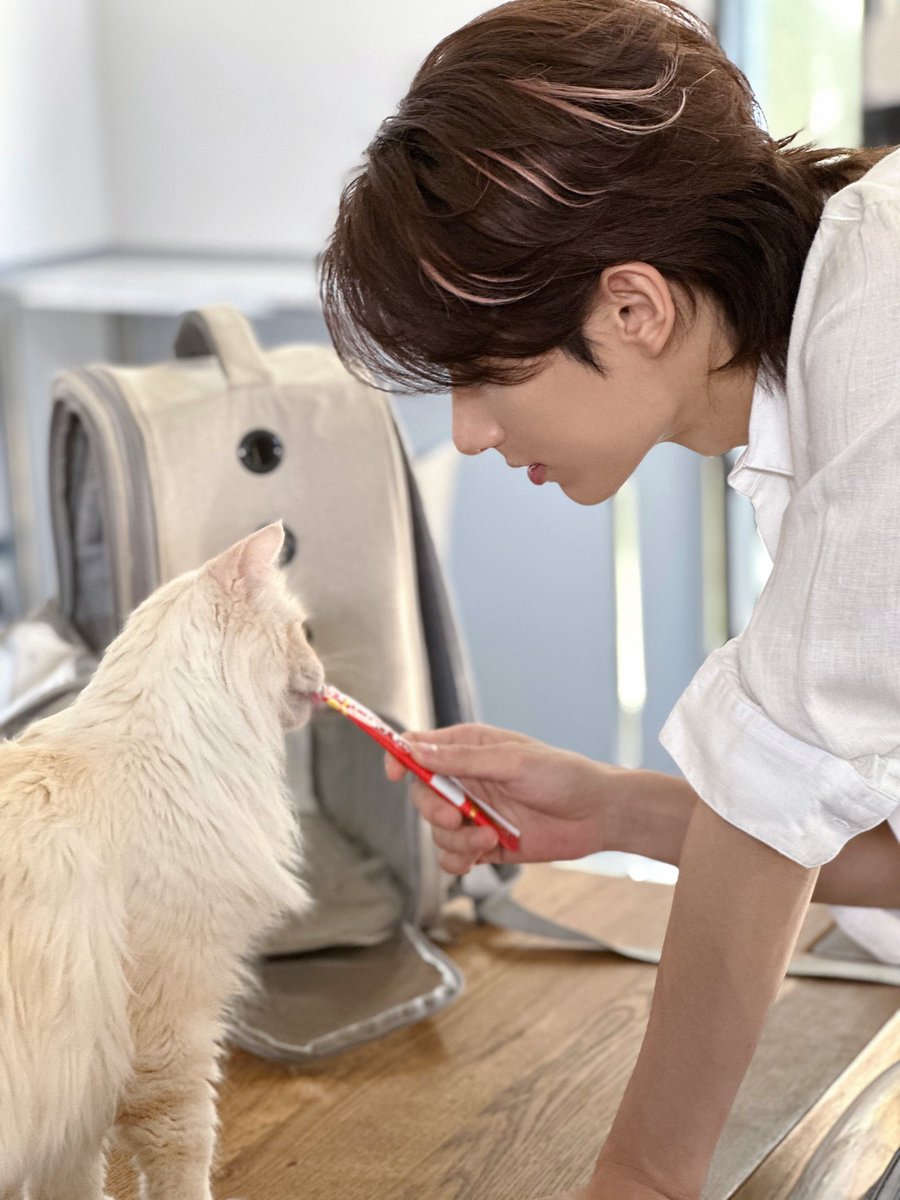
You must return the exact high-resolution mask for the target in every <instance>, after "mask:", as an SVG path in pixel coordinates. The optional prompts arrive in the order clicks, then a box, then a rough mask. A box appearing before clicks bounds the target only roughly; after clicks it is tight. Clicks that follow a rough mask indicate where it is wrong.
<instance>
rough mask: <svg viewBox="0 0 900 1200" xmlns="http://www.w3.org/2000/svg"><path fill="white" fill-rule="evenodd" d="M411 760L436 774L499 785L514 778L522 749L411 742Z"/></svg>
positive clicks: (504, 744) (511, 744)
mask: <svg viewBox="0 0 900 1200" xmlns="http://www.w3.org/2000/svg"><path fill="white" fill-rule="evenodd" d="M412 754H413V758H415V760H416V761H417V762H420V763H421V764H422V766H423V767H428V769H429V770H430V771H434V773H435V774H437V775H461V776H465V777H466V778H467V779H475V780H478V779H486V780H494V781H497V782H500V783H503V782H508V781H509V780H510V779H514V778H515V777H516V776H517V775H518V774H519V773H520V771H521V767H522V747H521V746H520V745H519V744H518V743H514V742H500V743H493V744H491V745H489V746H465V745H457V744H455V743H454V744H453V745H438V744H437V743H429V742H413V743H412Z"/></svg>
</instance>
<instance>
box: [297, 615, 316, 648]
mask: <svg viewBox="0 0 900 1200" xmlns="http://www.w3.org/2000/svg"><path fill="white" fill-rule="evenodd" d="M300 628H301V629H302V630H303V636H304V637H305V638H306V640H307V642H309V644H310V646H311V645H312V644H313V631H312V625H310V623H309V621H301V623H300Z"/></svg>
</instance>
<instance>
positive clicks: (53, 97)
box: [0, 0, 111, 268]
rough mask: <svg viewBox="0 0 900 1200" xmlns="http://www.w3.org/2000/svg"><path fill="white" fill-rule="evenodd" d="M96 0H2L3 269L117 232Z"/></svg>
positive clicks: (98, 241) (91, 244)
mask: <svg viewBox="0 0 900 1200" xmlns="http://www.w3.org/2000/svg"><path fill="white" fill-rule="evenodd" d="M95 57H96V39H95V30H94V3H93V0H0V268H2V267H4V266H8V265H9V264H11V263H16V262H20V261H24V260H27V259H33V258H44V257H50V256H53V255H63V254H71V253H73V252H77V251H81V250H85V249H91V248H93V247H94V246H96V245H99V244H101V243H103V242H105V241H106V239H107V237H108V236H109V233H110V230H111V226H110V210H109V206H108V203H107V200H108V193H107V187H106V159H105V151H104V143H103V128H102V118H101V106H100V97H99V78H98V74H97V71H96V69H95Z"/></svg>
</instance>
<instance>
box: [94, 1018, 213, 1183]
mask: <svg viewBox="0 0 900 1200" xmlns="http://www.w3.org/2000/svg"><path fill="white" fill-rule="evenodd" d="M179 1041H180V1038H179V1035H178V1034H176V1033H174V1032H173V1033H172V1035H171V1040H170V1041H169V1043H168V1050H169V1053H168V1055H167V1056H166V1057H164V1058H160V1057H158V1056H156V1055H154V1056H153V1059H155V1062H153V1061H152V1060H151V1061H147V1060H145V1061H144V1062H143V1063H141V1064H140V1066H139V1068H138V1070H137V1072H136V1075H135V1078H134V1079H133V1080H132V1081H131V1083H130V1085H129V1095H128V1098H127V1100H126V1102H125V1103H124V1104H123V1105H122V1106H121V1108H120V1110H119V1113H118V1116H117V1123H116V1134H117V1138H118V1141H119V1143H120V1144H121V1146H122V1148H123V1149H124V1150H126V1151H127V1153H129V1154H130V1155H131V1157H132V1159H133V1162H134V1165H135V1167H137V1169H138V1170H139V1171H140V1172H141V1176H142V1179H141V1184H142V1187H141V1200H212V1191H211V1190H210V1172H211V1170H212V1159H213V1151H214V1149H215V1142H216V1127H217V1121H216V1104H215V1090H214V1087H213V1081H214V1080H218V1077H219V1075H218V1067H217V1064H216V1058H217V1048H216V1045H215V1041H214V1038H213V1037H212V1036H210V1038H209V1041H208V1044H207V1045H206V1046H204V1047H203V1048H202V1049H201V1048H199V1047H198V1046H197V1045H196V1044H194V1045H193V1046H190V1047H187V1046H182V1047H181V1048H180V1052H176V1053H174V1054H172V1047H173V1046H178V1044H179Z"/></svg>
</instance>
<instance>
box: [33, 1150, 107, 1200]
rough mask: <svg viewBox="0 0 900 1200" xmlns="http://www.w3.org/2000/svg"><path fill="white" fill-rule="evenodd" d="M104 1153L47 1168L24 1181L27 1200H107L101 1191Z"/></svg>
mask: <svg viewBox="0 0 900 1200" xmlns="http://www.w3.org/2000/svg"><path fill="white" fill-rule="evenodd" d="M103 1176H104V1153H103V1151H102V1150H91V1151H86V1152H85V1153H84V1154H81V1155H78V1156H77V1157H68V1158H66V1160H65V1161H64V1162H62V1163H58V1164H55V1165H53V1166H47V1167H45V1168H43V1169H42V1170H40V1171H39V1172H38V1173H37V1174H36V1175H33V1176H32V1177H31V1179H29V1181H28V1189H27V1193H26V1195H27V1196H28V1200H109V1197H107V1196H106V1195H105V1194H104V1191H103Z"/></svg>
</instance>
